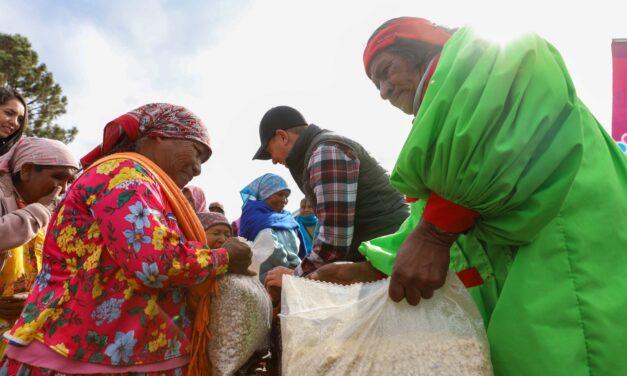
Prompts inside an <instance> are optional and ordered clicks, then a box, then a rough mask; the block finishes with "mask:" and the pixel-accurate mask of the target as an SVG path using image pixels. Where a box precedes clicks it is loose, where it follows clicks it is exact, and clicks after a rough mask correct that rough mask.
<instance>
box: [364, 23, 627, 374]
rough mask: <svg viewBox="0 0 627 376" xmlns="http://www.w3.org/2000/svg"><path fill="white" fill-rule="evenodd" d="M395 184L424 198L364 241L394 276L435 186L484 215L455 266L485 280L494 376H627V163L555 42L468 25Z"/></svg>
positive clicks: (475, 291)
mask: <svg viewBox="0 0 627 376" xmlns="http://www.w3.org/2000/svg"><path fill="white" fill-rule="evenodd" d="M391 182H392V185H394V187H395V188H396V189H398V190H399V191H400V192H401V193H403V194H405V195H407V196H409V197H417V198H421V199H422V200H421V201H419V202H418V203H415V204H412V208H411V209H412V212H411V215H410V217H409V218H408V219H407V220H406V222H405V223H404V224H403V225H402V226H401V228H400V229H399V231H398V232H397V233H395V234H392V235H388V236H385V237H382V238H377V239H374V240H372V241H370V242H366V243H363V244H362V245H361V247H360V251H361V252H362V253H363V254H364V256H366V258H367V259H368V260H370V261H371V262H372V264H373V265H374V266H375V267H376V268H378V269H379V270H381V271H382V272H384V273H386V274H391V271H392V266H393V264H394V257H395V254H396V251H397V250H398V248H399V246H400V245H401V244H402V242H403V241H404V239H405V237H406V236H407V234H408V233H409V231H411V230H412V229H413V228H414V226H415V225H416V224H417V223H418V221H419V219H420V217H421V215H422V210H423V208H424V200H425V199H426V198H427V196H428V195H429V193H430V192H432V191H433V192H436V193H437V194H438V195H440V196H442V197H444V198H446V199H448V200H450V201H452V202H455V203H457V204H459V205H462V206H465V207H468V208H471V209H473V210H475V211H477V212H479V213H480V215H481V217H480V219H479V220H478V221H477V222H476V224H475V226H474V227H473V228H472V230H470V231H469V232H468V233H467V234H465V235H463V236H461V237H460V238H459V239H458V241H457V242H456V243H455V245H454V246H453V247H452V248H451V265H450V267H451V269H453V270H455V271H460V270H464V269H467V268H471V267H474V268H477V270H478V271H479V273H480V275H481V277H482V279H483V284H482V285H480V286H477V287H473V288H470V289H469V292H470V293H471V295H472V296H473V298H474V299H475V302H476V303H477V306H478V307H479V310H480V311H481V313H482V315H483V317H484V321H485V323H486V329H487V332H488V338H489V340H490V346H491V353H492V361H493V365H494V370H495V374H496V375H568V376H576V375H624V374H625V373H627V323H626V322H625V318H627V159H626V158H625V156H624V155H623V153H622V152H621V151H620V150H619V149H618V147H617V146H616V145H615V143H614V142H613V141H612V140H611V138H610V137H609V136H608V135H607V134H606V132H605V131H604V130H603V128H602V126H601V125H600V124H599V123H598V121H597V120H596V119H595V118H594V117H593V116H592V114H591V113H590V111H589V110H588V109H587V108H586V106H585V105H584V104H583V103H582V102H581V100H580V99H579V98H578V97H577V93H576V92H575V88H574V86H573V83H572V81H571V79H570V77H569V74H568V72H567V70H566V67H565V64H564V62H563V61H562V58H561V56H560V54H559V53H558V52H557V50H556V49H555V48H554V47H553V46H551V45H550V44H549V43H547V42H546V41H545V40H543V39H542V38H540V37H538V36H536V35H526V36H524V37H521V38H519V39H517V40H515V41H513V42H511V43H509V44H507V45H499V44H496V43H491V42H488V41H486V40H483V39H481V38H479V37H478V36H477V35H476V33H475V32H474V31H473V30H472V29H470V28H462V29H460V30H459V31H458V32H456V33H455V34H454V35H453V37H452V38H451V39H450V40H449V41H448V42H447V43H446V45H445V46H444V49H443V51H442V54H441V57H440V60H439V63H438V65H437V68H436V70H435V72H434V74H433V76H432V79H431V81H430V82H429V86H428V89H427V91H426V93H425V97H424V100H423V102H422V105H421V107H420V109H419V111H418V114H417V116H416V120H415V122H414V124H413V127H412V129H411V132H410V134H409V136H408V138H407V141H406V142H405V145H404V146H403V149H402V150H401V153H400V155H399V157H398V160H397V162H396V166H395V168H394V170H393V171H392V175H391Z"/></svg>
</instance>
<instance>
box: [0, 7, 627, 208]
mask: <svg viewBox="0 0 627 376" xmlns="http://www.w3.org/2000/svg"><path fill="white" fill-rule="evenodd" d="M624 8H625V5H624V1H622V2H619V1H616V2H607V1H605V2H604V1H592V2H590V1H585V2H582V4H577V3H575V2H573V1H548V0H544V1H537V0H532V1H524V2H518V1H507V0H500V1H476V0H475V1H468V0H464V1H445V0H439V1H430V2H425V1H396V0H385V1H365V0H350V1H340V0H318V1H310V0H307V1H305V0H292V1H274V0H248V1H240V0H217V1H216V0H210V1H196V2H193V1H148V0H121V1H104V0H101V1H79V0H74V1H46V0H38V1H14V0H0V31H1V32H3V33H9V34H15V33H19V34H22V35H24V36H26V37H27V38H28V39H29V40H30V41H31V43H32V45H33V47H34V49H35V50H36V51H37V52H38V53H39V56H40V60H41V61H42V62H44V63H46V65H47V66H48V69H49V70H50V71H51V72H52V73H53V74H54V78H55V80H56V81H57V82H58V83H59V84H61V86H62V88H63V93H64V94H65V95H66V96H67V98H68V102H69V105H68V108H67V114H66V115H64V116H63V117H61V118H59V119H58V122H59V123H60V124H61V125H63V126H65V127H69V126H77V127H78V129H79V134H78V137H77V138H76V140H75V141H74V142H73V143H72V144H71V147H72V149H73V150H74V151H75V152H76V155H77V156H79V157H80V156H82V155H83V154H84V153H86V152H87V151H89V150H91V149H92V148H93V147H94V146H95V145H96V144H98V143H99V142H100V138H101V136H102V129H103V126H104V125H105V124H106V123H107V122H108V121H110V120H112V119H114V118H115V117H117V116H119V115H121V114H123V113H125V112H127V111H129V110H131V109H134V108H136V107H138V106H140V105H142V104H145V103H149V102H170V103H174V104H179V105H183V106H185V107H187V108H189V109H190V110H192V111H193V112H194V113H196V114H197V115H199V116H200V117H201V118H202V119H203V121H204V122H205V124H206V125H207V127H208V128H209V133H210V135H211V141H212V147H213V151H214V154H213V157H212V158H211V159H210V160H209V161H208V162H207V163H205V164H204V165H203V172H202V174H201V175H200V176H199V177H197V178H195V179H194V180H193V181H192V184H195V185H199V186H201V187H203V188H204V190H205V192H206V194H207V197H208V200H210V201H214V200H217V201H221V202H223V203H224V204H225V206H226V212H227V213H226V214H227V216H228V217H229V218H230V219H231V220H233V219H235V218H237V217H238V216H239V214H240V206H241V200H240V198H239V194H238V193H239V190H240V189H241V188H243V187H244V186H245V185H246V184H247V183H249V182H250V181H252V180H253V179H254V178H256V177H258V176H259V175H262V174H263V173H266V172H274V173H277V174H279V175H281V176H283V177H284V178H285V179H286V180H287V181H288V183H289V184H290V186H291V187H292V197H291V200H290V203H289V204H288V209H290V210H295V209H296V208H297V207H298V201H300V199H301V198H302V194H301V193H300V191H299V190H298V188H297V187H296V185H295V184H294V182H293V181H292V179H291V176H290V175H289V172H288V171H287V169H285V168H284V167H283V166H273V165H272V163H271V162H262V161H252V160H251V157H252V155H253V154H254V151H255V150H256V149H257V147H258V146H259V134H258V125H259V120H260V119H261V117H262V116H263V114H264V113H265V111H266V110H268V109H269V108H271V107H273V106H277V105H284V104H285V105H290V106H293V107H295V108H297V109H299V110H300V111H301V112H302V113H303V115H304V116H305V118H306V119H307V121H309V122H311V123H315V124H317V125H319V126H321V127H323V128H328V129H332V130H334V131H336V132H338V133H341V134H343V135H345V136H348V137H350V138H353V139H355V140H356V141H358V142H360V143H361V144H362V145H364V146H365V147H366V148H367V149H368V150H370V151H371V153H372V155H373V156H374V157H375V158H376V159H378V160H379V161H380V162H381V164H382V165H383V166H384V167H386V168H387V169H388V170H390V169H391V168H392V167H393V165H394V162H395V160H396V156H397V154H398V151H399V150H400V147H401V145H402V143H403V141H404V139H405V137H406V135H407V133H408V131H409V127H410V125H411V124H410V121H411V118H410V117H408V116H407V115H405V114H403V113H401V112H400V111H399V110H397V109H395V108H393V107H392V106H391V105H390V104H388V103H387V102H383V101H382V100H381V99H380V98H379V96H378V92H377V91H376V90H375V88H374V86H373V85H372V84H371V83H370V82H369V81H368V79H367V78H366V75H365V74H364V71H363V65H362V61H361V56H362V52H363V48H364V46H365V43H366V40H367V39H368V37H369V36H370V34H371V33H372V32H373V31H374V29H375V28H377V27H378V26H379V25H380V24H381V23H383V22H384V21H386V20H388V19H390V18H393V17H399V16H419V17H424V18H429V19H431V20H432V21H434V22H436V23H440V24H444V25H447V26H452V27H457V26H463V25H466V24H470V25H474V26H476V27H478V28H479V29H480V30H482V31H483V32H485V34H486V35H489V36H491V37H493V38H495V39H498V40H506V39H507V38H508V37H510V36H512V35H515V34H516V33H520V32H522V31H534V32H537V33H538V34H540V35H541V36H543V37H545V38H546V39H548V40H549V41H550V42H551V43H553V44H554V45H555V46H556V47H557V48H558V50H560V51H561V52H562V54H563V56H564V59H565V61H566V65H567V67H568V68H569V70H570V73H571V76H572V78H573V80H574V82H575V86H576V88H577V91H578V93H579V96H580V97H581V98H582V99H583V101H584V103H586V104H587V105H588V107H589V108H590V109H591V111H592V112H593V113H594V114H595V116H597V118H598V119H599V120H600V121H601V123H602V124H603V125H604V127H605V128H606V129H607V130H609V129H610V121H611V105H612V103H611V98H612V93H611V90H612V65H611V63H612V60H611V49H610V46H611V41H612V38H627V19H626V18H625V16H624V14H625V11H624Z"/></svg>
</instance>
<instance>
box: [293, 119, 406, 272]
mask: <svg viewBox="0 0 627 376" xmlns="http://www.w3.org/2000/svg"><path fill="white" fill-rule="evenodd" d="M322 142H325V143H335V144H338V145H340V146H343V147H349V148H350V149H352V150H353V151H354V152H355V155H356V156H357V158H359V179H358V181H357V200H356V203H355V225H354V232H353V240H352V242H351V246H350V252H349V254H348V255H347V257H346V258H345V259H344V260H343V261H361V260H364V257H363V256H362V255H361V254H360V253H359V251H358V247H359V245H360V244H361V243H362V242H364V241H366V240H370V239H374V238H377V237H379V236H383V235H387V234H391V233H393V232H395V231H396V230H398V228H399V227H400V225H401V224H402V223H403V221H404V220H405V218H407V216H408V215H409V209H408V206H407V205H406V204H405V200H404V198H403V196H402V195H401V194H400V193H398V192H397V191H396V190H395V189H394V188H393V187H392V186H391V185H390V177H389V175H388V173H387V171H385V169H384V168H383V167H381V165H380V164H379V163H378V162H377V161H376V160H375V159H374V158H372V157H371V156H370V154H368V152H367V151H366V149H364V147H363V146H361V145H360V144H358V143H357V142H355V141H353V140H350V139H348V138H346V137H343V136H340V135H338V134H336V133H333V132H331V131H329V130H326V129H322V128H320V127H318V126H316V125H314V124H311V125H309V126H308V127H307V128H306V129H305V131H304V132H303V133H301V134H300V136H299V137H298V139H297V140H296V142H295V143H294V145H293V147H292V150H291V151H290V154H289V155H288V157H287V161H286V164H287V167H288V168H289V170H290V173H291V174H292V177H293V178H294V181H296V184H298V187H299V188H300V190H301V191H302V192H303V193H304V194H305V196H307V197H308V198H309V199H310V200H311V201H312V205H314V207H315V203H316V196H315V194H314V192H313V190H312V188H311V186H310V185H309V175H308V173H307V165H308V163H309V159H310V158H311V154H312V153H313V151H314V150H315V149H316V147H317V146H318V145H319V144H320V143H322Z"/></svg>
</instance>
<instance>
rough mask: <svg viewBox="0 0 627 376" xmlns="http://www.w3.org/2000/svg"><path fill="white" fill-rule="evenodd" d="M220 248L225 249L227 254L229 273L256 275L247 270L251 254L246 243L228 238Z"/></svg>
mask: <svg viewBox="0 0 627 376" xmlns="http://www.w3.org/2000/svg"><path fill="white" fill-rule="evenodd" d="M222 248H226V250H227V252H228V253H229V268H228V272H229V273H233V274H242V275H249V276H253V275H256V274H257V273H255V272H253V271H251V270H248V267H249V266H250V264H251V262H252V255H253V252H252V250H251V249H250V247H249V246H248V245H247V244H246V243H243V242H241V241H239V240H237V239H235V238H228V239H227V240H226V241H225V242H224V244H222Z"/></svg>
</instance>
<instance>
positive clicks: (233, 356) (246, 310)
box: [207, 238, 272, 376]
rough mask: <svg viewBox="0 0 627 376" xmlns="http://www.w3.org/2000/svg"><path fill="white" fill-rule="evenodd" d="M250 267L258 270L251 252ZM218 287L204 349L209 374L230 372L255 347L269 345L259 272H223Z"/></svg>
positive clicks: (268, 313)
mask: <svg viewBox="0 0 627 376" xmlns="http://www.w3.org/2000/svg"><path fill="white" fill-rule="evenodd" d="M240 240H242V239H241V238H240ZM247 243H248V244H249V245H251V244H250V243H249V242H247ZM251 248H253V253H254V245H253V246H252V247H251ZM255 269H256V270H255ZM251 270H253V271H255V272H257V273H259V260H255V259H254V256H253V265H252V266H251ZM218 288H219V293H218V295H217V296H216V297H213V298H212V299H211V305H210V307H209V312H210V315H211V316H210V317H211V321H210V324H209V331H210V332H211V340H210V341H209V348H208V349H207V351H208V352H209V359H210V360H211V364H212V367H213V370H212V372H211V374H212V375H217V376H221V375H233V374H234V373H235V372H236V371H237V370H238V369H240V368H241V367H242V366H243V365H244V364H245V363H246V362H247V361H248V360H249V358H250V357H251V356H252V355H253V354H254V353H255V352H256V351H258V350H263V349H265V348H268V346H269V336H270V326H271V323H272V302H271V301H270V297H269V296H268V293H267V292H266V289H265V288H264V286H263V285H262V284H261V282H259V277H258V276H252V277H250V276H243V275H237V274H226V275H223V276H220V277H218Z"/></svg>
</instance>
